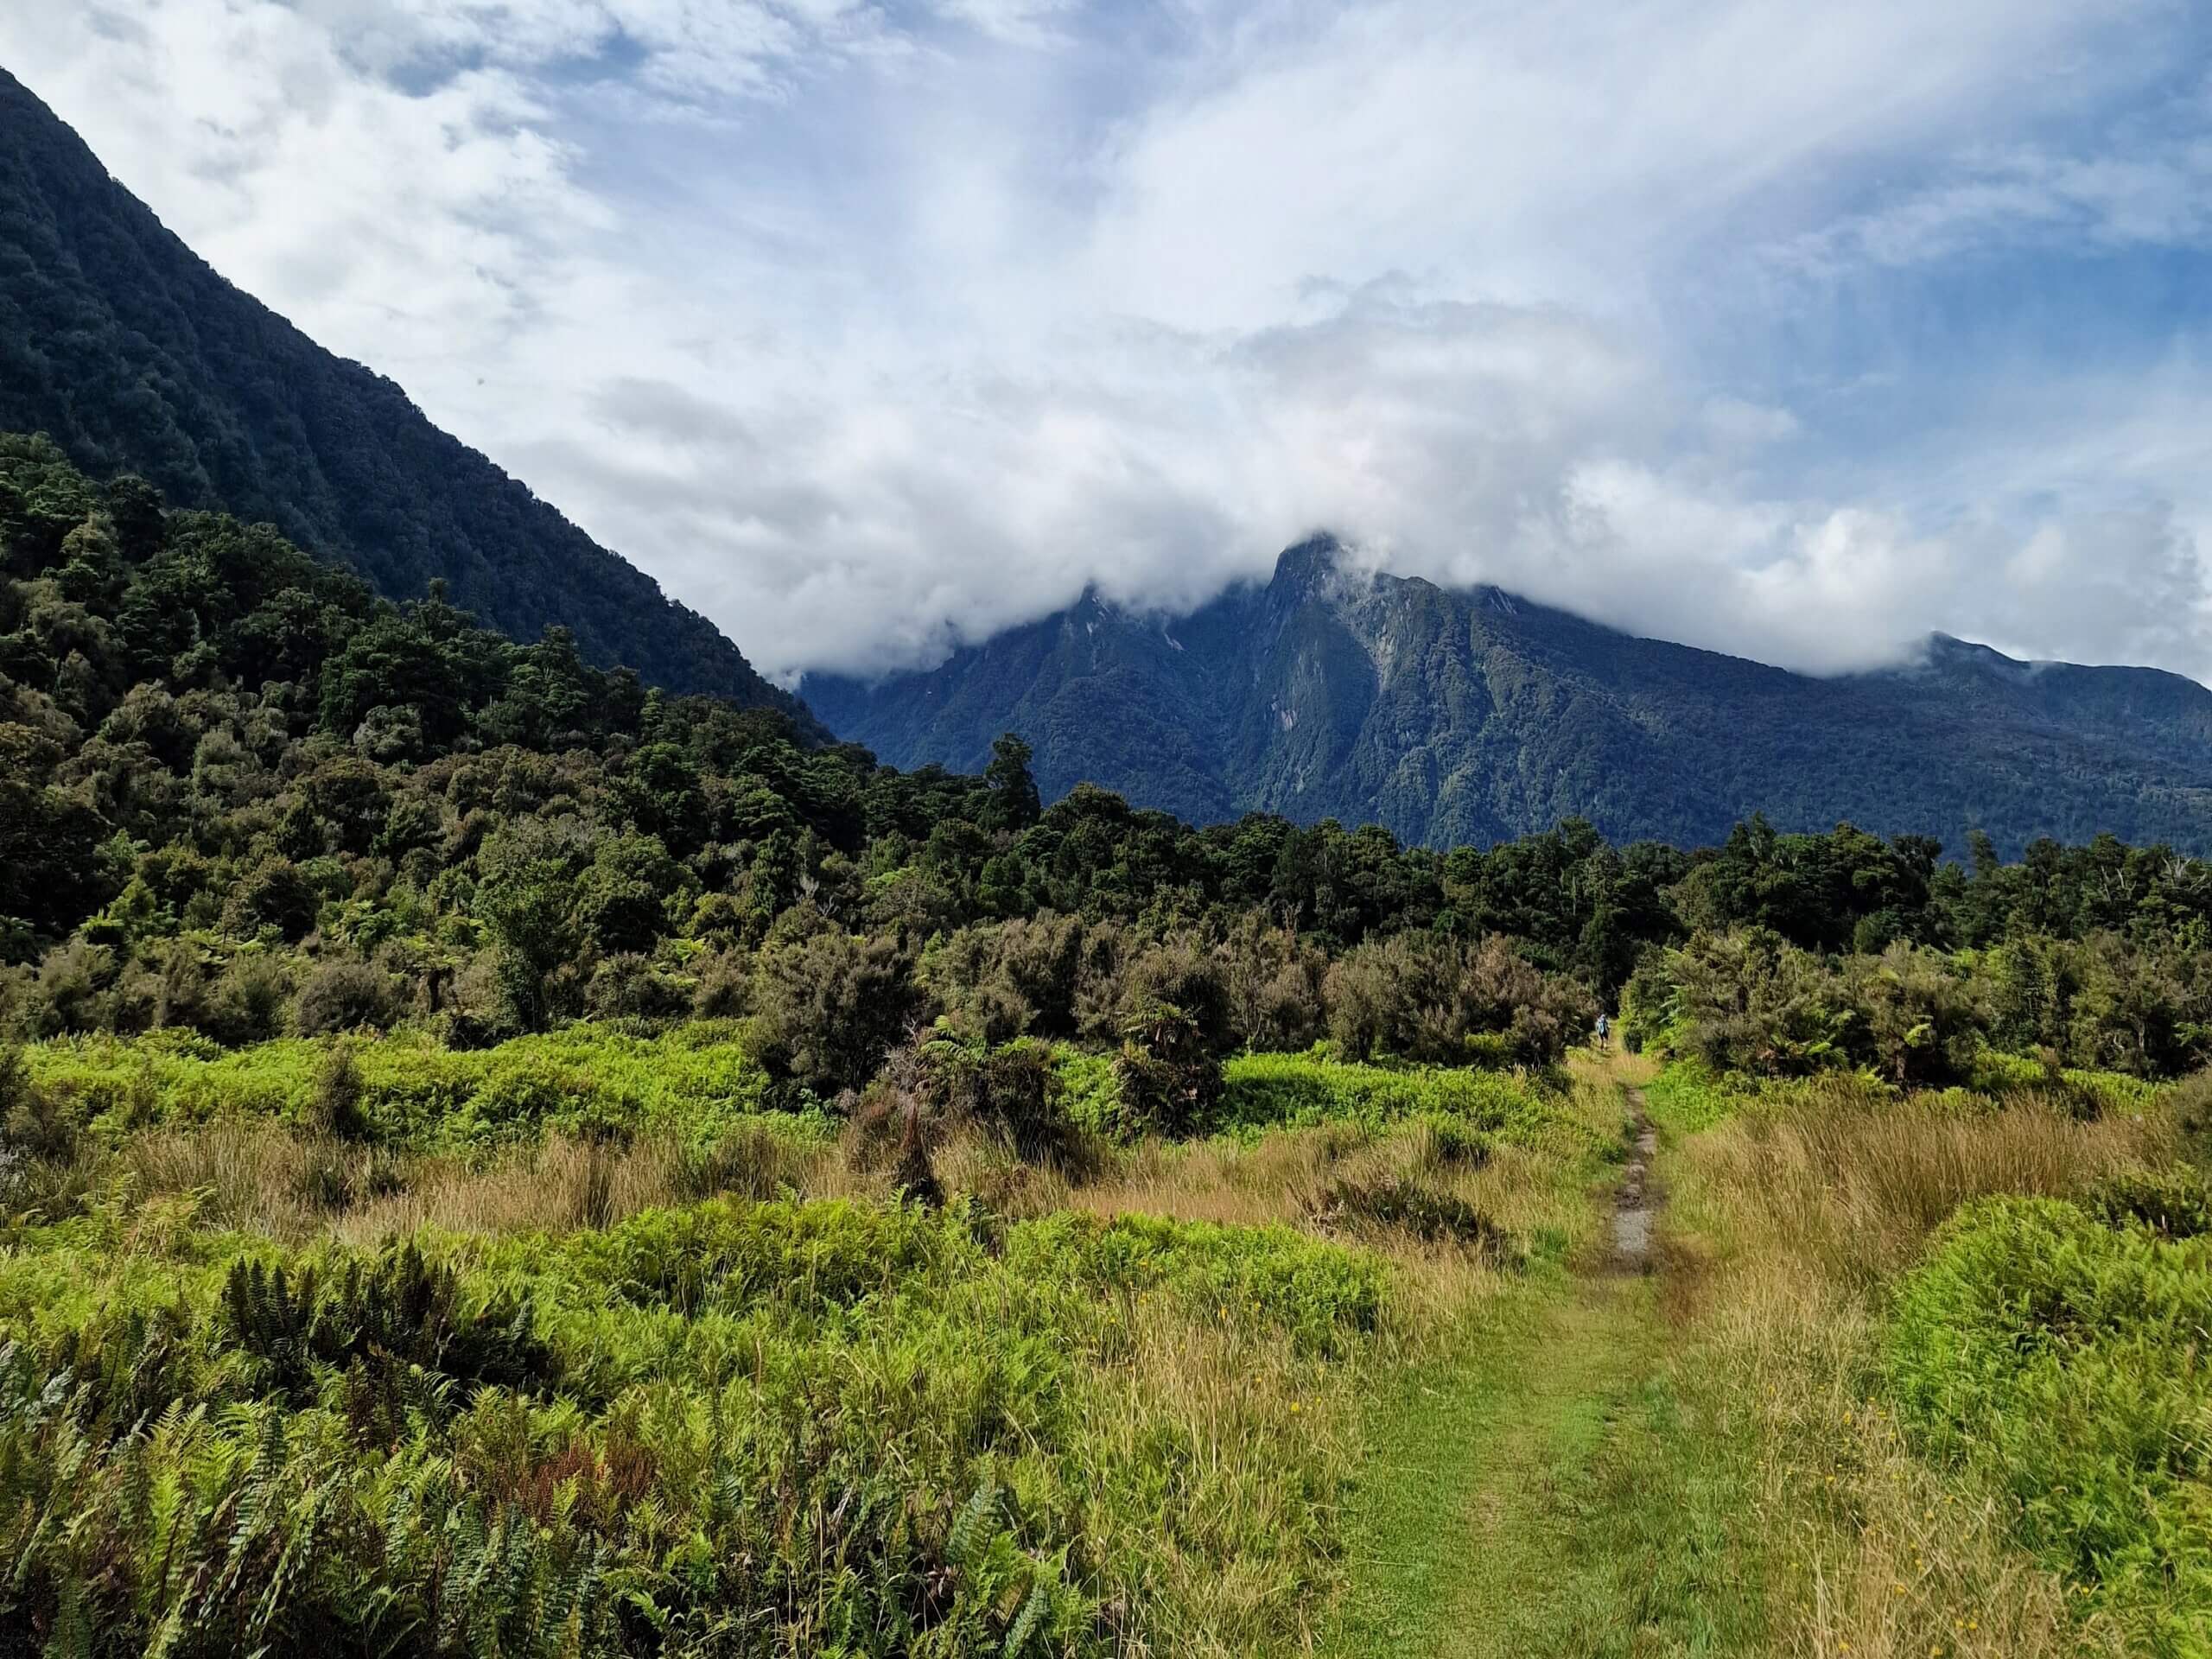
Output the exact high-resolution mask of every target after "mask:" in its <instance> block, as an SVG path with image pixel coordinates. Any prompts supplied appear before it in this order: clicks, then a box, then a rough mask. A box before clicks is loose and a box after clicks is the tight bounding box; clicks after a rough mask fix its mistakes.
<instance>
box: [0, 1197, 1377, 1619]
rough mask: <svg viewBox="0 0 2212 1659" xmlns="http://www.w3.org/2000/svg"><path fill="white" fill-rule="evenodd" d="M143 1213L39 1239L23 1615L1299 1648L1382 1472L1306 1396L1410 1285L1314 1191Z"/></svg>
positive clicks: (7, 1277)
mask: <svg viewBox="0 0 2212 1659" xmlns="http://www.w3.org/2000/svg"><path fill="white" fill-rule="evenodd" d="M118 1224H119V1223H118V1219H117V1218H116V1217H111V1216H109V1217H84V1218H81V1219H79V1221H76V1222H73V1223H71V1224H67V1225H65V1226H57V1227H48V1228H44V1229H34V1230H29V1231H28V1232H19V1233H18V1235H17V1236H16V1246H17V1248H16V1249H13V1250H11V1251H10V1252H9V1253H8V1254H7V1255H5V1256H4V1257H0V1514H4V1515H5V1516H9V1517H11V1518H10V1520H9V1521H8V1522H6V1523H5V1525H4V1529H0V1531H3V1532H4V1541H5V1547H6V1549H7V1552H8V1560H9V1561H10V1567H11V1571H10V1573H9V1574H8V1575H7V1576H6V1577H5V1579H4V1580H0V1629H4V1630H6V1631H7V1632H8V1633H9V1636H10V1637H12V1638H15V1645H20V1646H22V1647H24V1648H25V1649H26V1650H29V1651H38V1650H43V1649H60V1650H70V1649H77V1650H85V1649H86V1648H87V1646H88V1644H89V1646H90V1647H91V1649H92V1650H105V1649H114V1650H116V1651H124V1650H130V1651H137V1650H138V1649H143V1648H146V1647H149V1646H159V1645H160V1644H161V1643H162V1640H163V1637H162V1632H163V1631H164V1630H184V1631H188V1632H189V1634H190V1637H191V1638H192V1644H193V1645H192V1646H191V1647H190V1649H189V1650H191V1651H194V1652H201V1651H204V1652H209V1653H213V1652H233V1651H251V1650H262V1651H268V1652H276V1653H302V1652H308V1651H315V1650H330V1651H340V1652H350V1651H357V1650H359V1651H424V1652H429V1651H454V1652H461V1651H478V1652H490V1651H496V1652H499V1653H503V1654H511V1655H522V1656H533V1659H535V1656H544V1659H553V1656H556V1655H571V1654H575V1653H579V1652H583V1653H592V1654H600V1655H620V1654H639V1655H645V1654H651V1655H655V1656H664V1659H666V1656H690V1655H697V1656H708V1655H714V1656H762V1659H766V1656H772V1655H785V1654H793V1653H823V1652H832V1651H835V1652H838V1653H842V1654H845V1655H849V1656H854V1659H860V1656H881V1659H889V1656H893V1655H907V1654H915V1655H938V1656H951V1655H955V1654H965V1653H980V1652H991V1653H995V1654H1005V1655H1013V1656H1017V1659H1018V1656H1024V1655H1027V1656H1038V1659H1041V1656H1045V1655H1097V1656H1102V1659H1103V1656H1105V1655H1108V1654H1111V1653H1116V1652H1122V1651H1128V1649H1129V1645H1130V1644H1131V1643H1140V1644H1142V1645H1144V1646H1146V1647H1147V1648H1151V1649H1153V1650H1173V1649H1176V1648H1177V1646H1178V1644H1179V1642H1181V1641H1182V1640H1185V1639H1187V1640H1189V1641H1191V1642H1193V1643H1198V1644H1201V1645H1203V1646H1205V1647H1206V1648H1208V1649H1218V1648H1224V1647H1226V1648H1233V1649H1236V1650H1238V1651H1255V1652H1266V1651H1281V1650H1285V1649H1287V1648H1289V1647H1292V1646H1294V1645H1296V1643H1297V1642H1298V1641H1299V1640H1300V1633H1301V1630H1302V1629H1303V1628H1304V1627H1305V1624H1306V1620H1307V1619H1308V1618H1310V1616H1311V1612H1312V1598H1313V1589H1314V1587H1315V1586H1316V1585H1317V1584H1319V1582H1321V1581H1323V1579H1324V1577H1325V1574H1326V1573H1327V1572H1328V1570H1329V1567H1328V1563H1329V1559H1330V1554H1331V1551H1332V1548H1333V1540H1332V1533H1331V1530H1330V1526H1331V1522H1330V1517H1331V1516H1332V1515H1333V1514H1334V1513H1335V1497H1336V1494H1337V1492H1338V1485H1337V1483H1338V1481H1339V1480H1340V1479H1341V1478H1342V1474H1343V1468H1342V1465H1341V1463H1340V1462H1339V1461H1338V1459H1337V1458H1336V1456H1335V1454H1334V1453H1333V1452H1332V1451H1331V1450H1330V1448H1329V1446H1327V1444H1326V1443H1325V1441H1323V1440H1317V1438H1316V1436H1315V1435H1314V1434H1313V1433H1311V1432H1306V1433H1299V1432H1294V1431H1296V1430H1300V1429H1302V1428H1305V1427H1306V1425H1307V1424H1308V1423H1310V1422H1311V1421H1312V1418H1311V1414H1308V1416H1306V1417H1305V1418H1301V1417H1300V1416H1295V1415H1293V1414H1292V1413H1294V1412H1295V1411H1296V1410H1297V1409H1298V1405H1299V1402H1300V1398H1301V1397H1303V1398H1304V1399H1305V1400H1306V1401H1308V1402H1314V1401H1318V1400H1319V1399H1320V1398H1322V1397H1323V1396H1322V1394H1321V1392H1320V1390H1321V1389H1323V1388H1324V1386H1325V1384H1326V1383H1327V1379H1328V1377H1329V1376H1330V1375H1331V1373H1330V1370H1329V1369H1328V1368H1330V1367H1331V1366H1332V1364H1333V1363H1335V1361H1336V1360H1337V1359H1338V1357H1346V1356H1349V1355H1350V1354H1351V1353H1352V1352H1353V1351H1356V1350H1357V1348H1358V1347H1359V1346H1360V1345H1361V1344H1363V1342H1364V1340H1365V1334H1364V1333H1366V1332H1370V1331H1371V1330H1372V1329H1373V1328H1374V1327H1375V1325H1376V1319H1377V1318H1378V1315H1379V1312H1380V1308H1381V1304H1382V1298H1383V1291H1384V1278H1383V1269H1382V1268H1381V1267H1380V1265H1379V1264H1378V1263H1377V1262H1375V1260H1374V1259H1373V1258H1371V1257H1368V1256H1365V1255H1362V1254H1361V1253H1359V1252H1357V1251H1354V1250H1350V1249H1344V1248H1342V1247H1339V1246H1337V1245H1333V1244H1330V1243H1324V1242H1321V1241H1319V1240H1316V1239H1314V1238H1312V1237H1310V1236H1304V1235H1300V1234H1298V1233H1294V1232H1290V1231H1287V1230H1277V1229H1257V1230H1255V1229H1235V1228H1222V1227H1211V1226H1205V1225H1185V1224H1175V1223H1172V1222H1166V1221H1160V1220H1154V1219H1138V1218H1131V1219H1125V1220H1122V1221H1115V1222H1104V1221H1099V1220H1096V1219H1092V1218H1087V1217H1071V1216H1061V1217H1054V1218H1052V1220H1050V1221H1047V1222H1040V1223H1029V1224H1017V1225H1014V1226H1010V1227H1008V1226H1002V1225H1000V1224H994V1223H991V1222H989V1221H988V1218H986V1217H983V1216H982V1215H981V1214H980V1213H978V1212H976V1211H973V1210H972V1209H969V1207H967V1206H965V1205H951V1206H948V1207H947V1209H945V1210H944V1211H942V1212H939V1213H936V1214H927V1213H924V1212H922V1211H918V1210H916V1209H913V1208H912V1207H899V1206H883V1205H855V1204H849V1203H838V1202H829V1203H817V1204H806V1205H801V1204H786V1203H769V1204H743V1203H731V1202H726V1201H717V1202H714V1203H709V1204H705V1205H696V1206H692V1207H690V1208H688V1209H682V1210H671V1211H652V1212H648V1213H646V1214H644V1215H640V1216H638V1217H634V1218H632V1220H630V1221H627V1222H626V1223H623V1224H620V1225H618V1226H616V1227H613V1228H611V1229H608V1230H606V1231H604V1232H598V1233H584V1234H578V1235H574V1236H569V1237H566V1238H557V1239H556V1238H547V1237H543V1236H519V1237H511V1238H503V1239H489V1238H487V1239H474V1238H465V1237H448V1238H442V1239H437V1238H424V1239H420V1240H413V1241H409V1242H406V1243H402V1244H400V1245H398V1246H397V1247H395V1248H392V1249H386V1250H383V1251H379V1252H377V1253H374V1254H372V1255H356V1254H352V1253H347V1252H344V1251H339V1250H333V1249H327V1248H325V1249H313V1250H308V1251H305V1252H297V1253H289V1254H288V1253H283V1252H275V1251H272V1250H271V1249H270V1247H269V1246H268V1244H267V1243H266V1242H265V1241H262V1240H257V1239H254V1238H251V1237H248V1236H232V1235H221V1234H207V1233H200V1232H194V1231H191V1230H184V1231H181V1232H179V1231H172V1232H168V1233H166V1234H162V1235H159V1236H156V1235H150V1234H147V1233H146V1232H145V1231H144V1230H143V1228H141V1229H139V1230H138V1231H137V1233H136V1234H135V1235H134V1236H137V1239H138V1243H137V1246H136V1247H135V1248H133V1249H130V1250H118V1249H114V1248H113V1246H114V1244H115V1243H116V1241H117V1234H116V1233H115V1231H114V1229H115V1228H116V1227H117V1226H118ZM1194 1367H1196V1368H1203V1370H1205V1376H1206V1381H1205V1383H1201V1384H1199V1385H1198V1386H1201V1387H1204V1388H1206V1389H1209V1390H1210V1391H1209V1392H1208V1393H1207V1394H1206V1395H1205V1401H1206V1404H1205V1413H1206V1414H1209V1415H1211V1414H1221V1413H1224V1412H1226V1413H1229V1414H1232V1416H1233V1417H1234V1420H1235V1421H1230V1422H1226V1423H1224V1424H1222V1425H1221V1426H1219V1427H1218V1428H1217V1430H1216V1431H1215V1432H1216V1433H1217V1434H1218V1435H1219V1436H1221V1437H1222V1438H1221V1439H1220V1440H1219V1441H1218V1445H1219V1446H1220V1449H1221V1452H1222V1455H1220V1456H1208V1457H1205V1458H1202V1459H1193V1458H1192V1457H1191V1456H1190V1434H1191V1433H1192V1422H1193V1418H1192V1402H1191V1401H1190V1400H1188V1399H1185V1398H1183V1397H1181V1396H1180V1395H1179V1392H1178V1390H1179V1389H1180V1388H1181V1387H1182V1386H1184V1384H1183V1382H1182V1379H1183V1378H1184V1377H1185V1376H1187V1375H1189V1373H1190V1372H1191V1371H1192V1368H1194ZM1262 1446H1263V1447H1264V1448H1265V1454H1264V1455H1260V1453H1259V1452H1258V1448H1260V1447H1262ZM1240 1517H1241V1518H1240ZM1231 1579H1236V1580H1249V1582H1248V1583H1247V1585H1246V1587H1245V1588H1244V1589H1243V1590H1242V1591H1240V1592H1239V1593H1238V1595H1237V1597H1236V1599H1235V1600H1234V1603H1233V1604H1227V1603H1224V1600H1223V1599H1222V1598H1221V1596H1220V1594H1219V1586H1220V1585H1221V1584H1222V1583H1223V1582H1224V1581H1225V1580H1231ZM94 1632H97V1633H98V1635H97V1639H95V1638H94V1637H93V1633H94ZM1155 1644H1156V1645H1155Z"/></svg>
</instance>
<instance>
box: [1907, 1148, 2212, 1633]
mask: <svg viewBox="0 0 2212 1659" xmlns="http://www.w3.org/2000/svg"><path fill="white" fill-rule="evenodd" d="M2208 1191H2212V1189H2208V1187H2207V1185H2206V1183H2205V1180H2204V1178H2203V1177H2202V1175H2198V1174H2196V1173H2193V1172H2192V1173H2180V1174H2178V1175H2170V1176H2168V1177H2166V1178H2164V1179H2158V1178H2157V1177H2154V1176H2152V1175H2150V1174H2148V1173H2122V1174H2120V1175H2118V1176H2115V1177H2113V1178H2110V1179H2108V1180H2107V1182H2105V1183H2103V1184H2101V1186H2100V1187H2099V1188H2098V1189H2094V1190H2093V1191H2092V1192H2089V1193H2088V1194H2085V1195H2084V1196H2085V1198H2086V1199H2087V1203H2086V1204H2085V1205H2084V1204H2074V1203H2068V1202H2064V1201H2062V1200H2057V1199H2023V1198H2010V1199H1990V1200H1987V1201H1985V1202H1983V1203H1981V1204H1979V1205H1973V1206H1970V1207H1968V1208H1967V1209H1966V1210H1964V1211H1961V1212H1960V1214H1959V1215H1958V1217H1956V1218H1955V1220H1954V1221H1953V1222H1952V1223H1951V1224H1950V1225H1949V1226H1948V1227H1947V1228H1946V1229H1945V1230H1944V1232H1943V1235H1942V1237H1941V1238H1940V1239H1939V1240H1938V1241H1937V1242H1936V1246H1935V1248H1934V1249H1933V1250H1932V1251H1931V1253H1930V1255H1929V1259H1928V1261H1927V1262H1925V1263H1924V1264H1923V1266H1921V1267H1920V1268H1916V1270H1915V1271H1914V1272H1913V1273H1912V1274H1910V1277H1909V1278H1908V1279H1907V1280H1906V1281H1905V1282H1904V1287H1903V1289H1902V1291H1901V1292H1900V1294H1899V1296H1898V1299H1897V1319H1896V1325H1895V1328H1894V1331H1893V1333H1892V1335H1891V1343H1890V1358H1891V1372H1892V1375H1893V1376H1894V1378H1895V1382H1896V1386H1897V1391H1898V1395H1899V1397H1900V1399H1901V1401H1902V1402H1903V1404H1904V1408H1905V1411H1906V1413H1907V1415H1908V1418H1909V1420H1910V1422H1911V1423H1912V1424H1913V1426H1914V1427H1915V1428H1916V1431H1917V1433H1918V1434H1919V1436H1920V1439H1921V1440H1922V1442H1923V1445H1924V1446H1925V1447H1926V1449H1927V1450H1928V1452H1929V1453H1930V1455H1932V1456H1935V1457H1936V1458H1939V1459H1948V1460H1957V1461H1961V1462H1968V1463H1971V1464H1972V1465H1974V1468H1975V1471H1976V1472H1977V1473H1978V1474H1980V1476H1981V1477H1982V1478H1985V1479H1987V1480H1988V1481H1990V1482H1991V1483H1993V1484H1995V1485H1996V1486H1997V1487H1998V1488H1999V1490H2000V1491H2003V1492H2004V1493H2005V1497H2006V1498H2007V1499H2008V1500H2009V1501H2010V1503H2011V1504H2012V1506H2013V1507H2014V1509H2015V1510H2016V1511H2017V1519H2016V1522H2015V1525H2016V1528H2017V1530H2018V1533H2019V1535H2021V1536H2022V1537H2023V1538H2024V1540H2025V1541H2027V1542H2028V1543H2029V1544H2030V1545H2031V1547H2033V1548H2037V1550H2039V1551H2040V1552H2042V1553H2044V1554H2046V1555H2047V1556H2049V1557H2050V1559H2052V1560H2054V1562H2055V1563H2056V1565H2057V1566H2058V1567H2061V1568H2062V1569H2063V1571H2064V1572H2066V1573H2068V1575H2069V1577H2072V1578H2074V1579H2075V1580H2077V1581H2079V1582H2081V1583H2082V1584H2083V1585H2084V1586H2094V1587H2095V1591H2096V1594H2097V1597H2098V1599H2099V1602H2100V1605H2101V1607H2102V1608H2103V1609H2104V1610H2105V1611H2107V1612H2108V1613H2109V1614H2110V1615H2112V1616H2113V1617H2114V1618H2117V1619H2118V1620H2119V1621H2120V1622H2121V1623H2122V1624H2125V1625H2126V1626H2127V1627H2128V1628H2129V1629H2130V1630H2133V1632H2134V1633H2135V1637H2134V1639H2135V1643H2136V1644H2137V1645H2136V1650H2137V1651H2140V1652H2145V1653H2161V1654H2190V1653H2200V1652H2202V1651H2203V1650H2204V1649H2205V1647H2206V1645H2207V1643H2212V1534H2208V1533H2207V1531H2206V1529H2205V1527H2204V1524H2203V1522H2204V1517H2205V1516H2206V1515H2207V1513H2208V1510H2212V1464H2208V1461H2207V1459H2208V1452H2212V1447H2208V1444H2207V1441H2206V1439H2205V1432H2204V1431H2205V1425H2206V1423H2207V1421H2212V1375H2208V1372H2207V1370H2206V1356H2205V1353H2204V1344H2205V1332H2207V1330H2208V1329H2212V1243H2208V1242H2207V1241H2206V1240H2205V1239H2204V1238H2202V1236H2197V1235H2198V1230H2199V1229H2200V1228H2201V1227H2202V1223H2203V1218H2204V1215H2205V1211H2206V1207H2207V1193H2208ZM2177 1223H2178V1224H2179V1225H2178V1230H2179V1231H2180V1232H2182V1233H2183V1234H2185V1235H2189V1236H2180V1237H2177V1236H2174V1233H2175V1231H2176V1230H2177Z"/></svg>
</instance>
